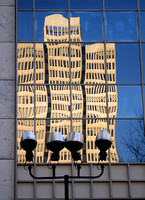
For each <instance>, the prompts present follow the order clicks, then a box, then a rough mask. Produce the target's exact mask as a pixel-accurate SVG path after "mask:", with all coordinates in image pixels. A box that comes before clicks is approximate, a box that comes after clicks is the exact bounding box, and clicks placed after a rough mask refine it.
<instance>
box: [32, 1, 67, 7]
mask: <svg viewBox="0 0 145 200" xmlns="http://www.w3.org/2000/svg"><path fill="white" fill-rule="evenodd" d="M35 2H36V3H35V4H36V9H67V8H68V6H67V2H68V1H67V0H61V1H60V0H54V1H52V0H35Z"/></svg>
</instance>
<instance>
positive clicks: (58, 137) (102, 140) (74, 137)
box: [21, 130, 112, 200]
mask: <svg viewBox="0 0 145 200" xmlns="http://www.w3.org/2000/svg"><path fill="white" fill-rule="evenodd" d="M83 142H84V138H83V135H82V134H81V133H79V132H70V133H69V134H68V135H67V137H66V139H65V140H64V138H63V136H62V134H61V133H60V132H51V133H48V135H47V136H46V146H47V148H48V150H51V151H52V152H53V153H52V155H51V158H50V160H52V161H58V160H59V151H61V150H62V149H63V148H64V147H66V148H67V149H68V150H69V151H70V152H71V154H72V158H73V160H74V161H78V160H81V156H80V153H79V152H78V151H79V150H81V149H82V148H83ZM95 144H96V146H97V147H98V149H99V150H100V153H99V155H100V160H106V156H107V153H106V151H107V150H108V149H109V148H110V147H111V144H112V142H111V138H110V134H109V133H108V132H107V131H106V130H102V131H100V132H99V133H98V135H97V137H96V141H95ZM36 145H37V142H36V139H35V136H34V134H33V133H32V132H31V131H25V132H24V133H23V135H22V138H21V147H22V148H23V149H24V150H25V151H26V161H32V160H33V153H32V151H33V150H34V149H35V147H36ZM55 168H56V167H55V165H54V164H53V165H52V169H53V176H52V177H45V176H44V177H41V176H38V177H37V176H35V175H33V174H32V164H30V163H29V166H28V170H29V174H30V176H31V177H32V178H34V179H64V192H65V200H68V199H69V187H68V185H69V179H70V178H71V179H79V178H81V179H82V178H83V179H84V178H85V179H88V178H90V179H97V178H99V177H101V176H102V175H103V173H104V164H103V163H102V164H101V169H100V170H101V173H100V174H99V175H97V176H80V169H81V167H80V164H79V163H78V164H77V170H78V174H77V176H69V175H63V176H55ZM25 169H26V168H25Z"/></svg>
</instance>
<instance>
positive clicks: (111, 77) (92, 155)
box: [84, 43, 118, 163]
mask: <svg viewBox="0 0 145 200" xmlns="http://www.w3.org/2000/svg"><path fill="white" fill-rule="evenodd" d="M115 57H116V55H115V44H114V43H110V44H106V65H107V77H106V72H105V58H104V44H103V43H102V44H101V43H96V44H93V45H86V46H85V81H84V83H85V84H91V85H85V92H86V117H87V118H90V119H89V120H86V160H87V162H90V163H92V162H98V161H99V150H98V149H96V147H95V144H94V141H95V138H96V135H97V133H98V132H100V131H101V130H102V129H107V120H105V119H93V118H107V104H106V91H107V90H106V85H105V84H106V78H107V82H108V84H115V83H116V58H115ZM93 84H94V85H93ZM108 112H109V117H111V118H114V117H116V115H117V87H116V86H115V85H110V86H108ZM109 129H110V134H111V139H112V147H111V148H110V155H111V162H118V155H117V150H116V145H115V120H110V126H109ZM107 160H108V156H107Z"/></svg>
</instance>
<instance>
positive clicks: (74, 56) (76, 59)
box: [44, 14, 83, 163]
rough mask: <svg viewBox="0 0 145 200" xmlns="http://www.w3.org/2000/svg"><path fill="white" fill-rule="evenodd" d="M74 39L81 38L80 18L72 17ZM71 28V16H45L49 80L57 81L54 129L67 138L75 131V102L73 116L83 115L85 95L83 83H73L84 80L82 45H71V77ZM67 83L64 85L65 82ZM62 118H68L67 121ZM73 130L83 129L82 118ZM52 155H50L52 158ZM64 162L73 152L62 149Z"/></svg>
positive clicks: (53, 96) (53, 98) (53, 97)
mask: <svg viewBox="0 0 145 200" xmlns="http://www.w3.org/2000/svg"><path fill="white" fill-rule="evenodd" d="M70 33H71V35H70V39H71V41H72V42H75V41H81V34H80V19H79V17H77V18H70ZM68 40H69V30H68V19H66V18H64V17H63V16H62V15H60V14H54V15H50V16H47V17H46V18H45V25H44V41H46V42H55V43H47V44H46V46H47V51H48V83H50V84H57V85H54V86H50V94H51V118H59V119H57V120H50V131H51V132H52V131H59V132H61V133H62V134H63V136H64V138H65V137H66V136H67V134H68V133H69V132H70V131H71V122H70V117H71V105H72V117H76V118H77V117H79V118H82V115H83V94H82V88H81V86H72V87H71V88H70V86H69V84H70V79H71V83H80V81H81V73H82V49H81V45H79V44H76V43H73V44H71V48H70V50H71V77H70V63H69V43H62V42H68ZM63 84H64V85H63ZM61 118H68V120H63V119H61ZM72 131H79V132H82V120H73V121H72ZM49 159H50V155H49V156H48V161H49ZM60 162H63V163H64V162H71V156H70V152H69V151H67V149H63V150H62V151H61V152H60Z"/></svg>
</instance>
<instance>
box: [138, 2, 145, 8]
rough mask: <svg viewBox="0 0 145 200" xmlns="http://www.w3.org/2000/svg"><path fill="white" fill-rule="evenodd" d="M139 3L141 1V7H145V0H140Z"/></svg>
mask: <svg viewBox="0 0 145 200" xmlns="http://www.w3.org/2000/svg"><path fill="white" fill-rule="evenodd" d="M139 3H140V9H145V1H144V0H139Z"/></svg>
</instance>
